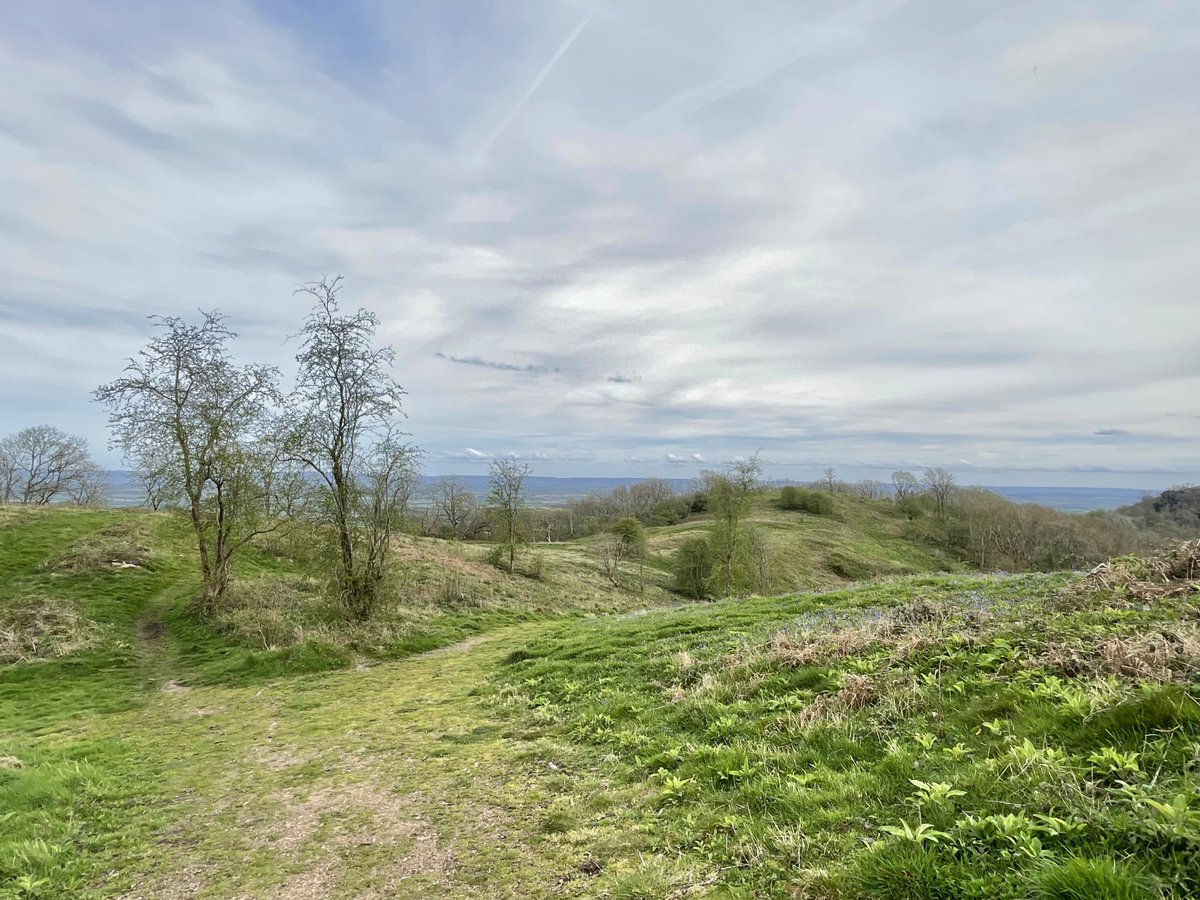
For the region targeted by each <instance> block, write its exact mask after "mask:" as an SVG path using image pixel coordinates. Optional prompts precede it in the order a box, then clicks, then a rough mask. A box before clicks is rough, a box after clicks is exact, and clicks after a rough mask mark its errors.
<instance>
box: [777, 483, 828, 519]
mask: <svg viewBox="0 0 1200 900" xmlns="http://www.w3.org/2000/svg"><path fill="white" fill-rule="evenodd" d="M779 505H780V506H781V507H783V508H784V509H795V510H800V511H801V512H806V513H811V514H812V515H814V516H828V515H830V514H832V513H833V498H832V497H831V496H829V495H828V494H823V493H821V492H819V491H810V490H808V489H807V488H801V487H796V486H795V485H791V484H789V485H788V486H787V487H785V488H784V489H783V490H782V491H780V492H779Z"/></svg>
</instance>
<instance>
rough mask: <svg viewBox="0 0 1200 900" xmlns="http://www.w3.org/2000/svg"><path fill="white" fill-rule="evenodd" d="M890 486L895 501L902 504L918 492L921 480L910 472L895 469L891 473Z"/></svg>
mask: <svg viewBox="0 0 1200 900" xmlns="http://www.w3.org/2000/svg"><path fill="white" fill-rule="evenodd" d="M892 488H893V494H894V495H895V497H896V502H897V503H900V504H903V503H905V502H906V501H908V500H910V499H912V498H913V497H915V496H916V495H917V494H919V493H920V491H921V482H919V481H917V476H916V475H914V474H913V473H912V472H905V471H904V470H903V469H897V470H896V471H895V472H893V473H892Z"/></svg>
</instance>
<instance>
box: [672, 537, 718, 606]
mask: <svg viewBox="0 0 1200 900" xmlns="http://www.w3.org/2000/svg"><path fill="white" fill-rule="evenodd" d="M673 569H674V572H675V590H677V591H679V592H680V593H681V594H686V595H687V596H689V597H695V598H696V599H697V600H703V599H704V598H705V597H706V596H708V578H709V576H710V575H711V574H712V551H711V550H710V549H709V546H708V541H707V540H705V539H704V538H700V537H696V538H689V539H688V540H686V541H684V542H683V544H681V545H680V547H679V549H678V550H676V551H675V558H674V561H673Z"/></svg>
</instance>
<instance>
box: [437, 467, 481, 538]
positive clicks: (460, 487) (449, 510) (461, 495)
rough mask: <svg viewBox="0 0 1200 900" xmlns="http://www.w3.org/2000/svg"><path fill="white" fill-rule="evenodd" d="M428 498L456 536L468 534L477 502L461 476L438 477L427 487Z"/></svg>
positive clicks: (466, 535) (475, 512)
mask: <svg viewBox="0 0 1200 900" xmlns="http://www.w3.org/2000/svg"><path fill="white" fill-rule="evenodd" d="M429 500H430V502H431V503H432V504H433V508H434V510H435V511H436V512H437V514H438V515H439V516H440V517H441V518H442V519H443V520H444V521H445V523H446V525H447V527H449V529H450V531H451V532H452V533H453V535H454V536H455V537H456V538H465V537H468V536H469V530H470V526H471V523H472V520H474V519H475V517H476V515H477V511H478V506H479V504H478V503H477V502H476V500H475V495H474V494H473V493H471V491H470V489H469V488H468V487H467V485H466V484H465V483H464V482H463V480H462V479H461V478H459V477H458V476H457V475H451V476H447V477H444V478H439V479H438V480H437V481H435V482H434V483H433V486H432V487H431V488H430V489H429Z"/></svg>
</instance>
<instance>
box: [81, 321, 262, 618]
mask: <svg viewBox="0 0 1200 900" xmlns="http://www.w3.org/2000/svg"><path fill="white" fill-rule="evenodd" d="M201 317H202V318H201V321H200V322H199V324H192V323H189V322H186V321H185V320H183V319H182V318H179V317H177V316H151V317H150V318H151V321H152V322H153V323H154V326H155V328H157V329H159V331H158V333H157V334H156V335H155V336H153V337H152V338H151V339H150V341H149V343H148V344H147V345H146V346H145V347H144V348H143V349H142V350H141V351H139V353H138V355H137V357H136V358H133V359H130V360H129V363H128V365H127V366H126V367H125V376H124V377H123V378H118V379H117V380H116V381H113V382H110V383H108V384H105V385H101V386H100V387H99V388H97V389H96V391H95V398H96V399H97V400H98V401H99V402H101V403H103V404H104V405H105V406H107V407H108V410H109V420H108V421H109V428H110V429H111V430H112V440H113V444H114V445H115V446H118V447H120V448H121V450H122V451H123V453H124V455H125V458H126V460H127V461H128V462H130V463H132V464H133V465H134V466H135V467H136V468H137V469H138V471H139V473H140V474H141V476H142V478H143V479H144V480H148V479H155V480H157V479H160V478H161V479H164V480H165V483H168V484H170V485H171V488H170V489H171V491H173V492H174V491H177V492H178V495H179V496H180V497H181V498H182V500H183V502H184V505H185V507H186V509H187V515H188V519H189V521H190V523H191V526H192V530H193V532H194V534H195V536H196V549H197V553H198V554H199V560H200V575H201V582H202V586H203V594H202V602H203V604H204V607H205V609H206V610H209V611H211V610H212V609H213V608H214V607H215V606H216V605H217V603H219V601H220V600H221V598H222V597H223V596H224V595H225V591H226V589H227V588H228V586H229V576H230V564H231V561H232V559H233V557H234V555H235V554H236V553H237V552H238V551H239V550H241V549H242V548H243V547H245V546H246V545H247V544H248V543H249V542H250V541H251V540H253V539H254V538H255V536H257V535H259V534H263V533H265V532H267V531H271V530H274V528H275V527H277V524H278V523H277V522H275V521H273V520H271V518H270V517H269V516H267V515H265V512H266V509H267V508H268V507H267V503H266V488H265V487H264V483H265V481H266V479H265V478H264V477H263V470H262V465H263V460H264V458H265V456H264V453H263V447H264V446H265V445H266V444H267V443H268V442H269V441H270V431H271V430H270V427H269V426H270V423H271V421H272V420H271V413H272V410H273V408H274V407H275V406H276V405H277V403H278V400H279V391H278V387H277V384H276V381H277V378H278V373H277V372H276V370H275V369H273V368H270V367H268V366H259V365H249V366H238V365H235V364H234V362H233V360H232V357H231V355H230V352H229V344H230V343H231V342H232V341H233V340H234V339H235V338H236V337H237V335H236V333H235V332H233V331H231V330H230V329H229V328H228V327H227V326H226V325H225V321H224V317H223V316H221V314H220V313H216V312H203V311H202V312H201Z"/></svg>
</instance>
